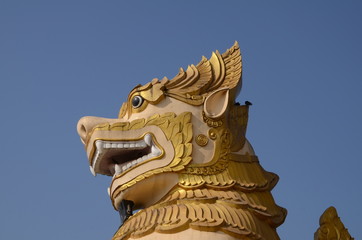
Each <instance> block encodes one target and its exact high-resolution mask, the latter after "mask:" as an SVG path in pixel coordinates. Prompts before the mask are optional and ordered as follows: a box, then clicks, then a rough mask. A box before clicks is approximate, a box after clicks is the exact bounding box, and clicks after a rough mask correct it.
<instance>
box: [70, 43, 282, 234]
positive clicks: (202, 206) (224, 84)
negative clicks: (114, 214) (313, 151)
mask: <svg viewBox="0 0 362 240" xmlns="http://www.w3.org/2000/svg"><path fill="white" fill-rule="evenodd" d="M241 74H242V62H241V55H240V50H239V46H238V43H237V42H235V44H234V45H233V46H232V47H231V48H230V49H228V50H227V51H226V52H225V53H223V54H220V53H219V52H218V51H215V52H213V53H212V56H211V57H210V59H207V58H205V57H202V59H201V61H200V62H199V63H198V64H197V65H196V66H195V65H191V66H188V68H187V70H186V71H185V70H183V69H182V68H181V69H180V71H179V73H178V74H177V75H176V76H175V77H174V78H172V79H170V80H169V79H168V78H166V77H165V78H163V79H161V80H159V79H153V80H152V81H151V82H149V83H147V84H145V85H138V86H136V87H135V88H134V89H133V90H132V91H131V92H130V93H129V95H128V99H127V101H126V102H125V103H123V105H122V107H121V109H120V112H119V116H118V118H116V119H106V118H99V117H83V118H81V119H80V120H79V123H78V126H77V129H78V133H79V135H80V137H81V140H82V142H83V144H84V146H85V150H86V153H87V156H88V159H89V165H90V170H91V172H92V173H93V174H94V175H96V174H103V175H108V176H111V177H112V182H111V184H110V187H109V189H108V193H109V196H110V199H111V201H112V204H113V206H114V208H115V209H116V210H117V211H119V212H120V214H121V219H122V225H121V226H120V227H119V229H118V231H117V232H116V233H115V235H114V237H113V240H121V239H144V240H148V239H157V240H163V239H180V240H181V239H190V240H196V239H197V240H203V239H213V240H233V239H245V240H249V239H268V240H276V239H279V236H278V234H277V232H276V228H277V227H278V226H279V225H281V224H282V223H283V222H284V220H285V217H286V213H287V212H286V210H285V209H284V208H282V207H279V206H278V205H277V204H276V203H275V202H274V199H273V196H272V194H271V190H272V189H273V188H274V186H275V185H276V183H277V182H278V176H277V175H276V174H274V173H271V172H267V171H265V170H264V169H263V168H262V167H261V166H260V164H259V160H258V157H257V156H256V155H255V153H254V150H253V148H252V146H251V145H250V143H249V142H248V140H247V139H246V138H245V133H246V127H247V121H248V109H249V105H250V103H249V102H246V104H245V105H240V104H239V103H237V102H235V98H236V96H237V95H238V93H239V91H240V89H241V83H242V81H241ZM135 210H138V211H137V212H136V211H135ZM133 213H134V214H133ZM132 214H133V215H132Z"/></svg>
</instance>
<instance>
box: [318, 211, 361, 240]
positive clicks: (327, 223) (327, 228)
mask: <svg viewBox="0 0 362 240" xmlns="http://www.w3.org/2000/svg"><path fill="white" fill-rule="evenodd" d="M319 224H320V227H319V228H318V230H317V231H316V232H315V233H314V240H353V239H354V238H353V237H351V235H350V234H349V232H348V229H347V228H345V227H344V225H343V223H342V221H341V219H340V218H339V216H338V214H337V210H336V209H335V208H334V207H329V208H327V210H326V211H325V212H324V213H323V214H322V216H321V217H320V219H319Z"/></svg>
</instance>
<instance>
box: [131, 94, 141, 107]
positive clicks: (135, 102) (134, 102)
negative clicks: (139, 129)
mask: <svg viewBox="0 0 362 240" xmlns="http://www.w3.org/2000/svg"><path fill="white" fill-rule="evenodd" d="M142 103H143V98H142V97H141V96H134V97H133V98H132V107H133V108H139V107H140V106H141V105H142Z"/></svg>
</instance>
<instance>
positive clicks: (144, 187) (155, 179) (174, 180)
mask: <svg viewBox="0 0 362 240" xmlns="http://www.w3.org/2000/svg"><path fill="white" fill-rule="evenodd" d="M178 181H179V179H178V175H177V173H161V174H155V175H153V176H150V177H148V178H145V179H143V180H142V181H140V182H137V183H135V184H134V185H132V186H131V187H129V188H127V189H125V190H124V191H122V192H120V193H119V194H117V196H113V194H114V192H115V191H116V190H117V189H119V188H120V187H122V186H123V185H121V186H113V182H112V184H111V189H113V191H112V192H111V200H112V204H113V207H114V208H115V209H116V210H117V211H118V210H119V205H120V203H121V201H122V200H128V201H132V202H134V204H135V205H134V209H135V210H136V209H142V208H147V207H149V206H151V205H153V204H155V203H157V202H158V201H159V200H161V199H162V198H163V197H164V196H165V195H167V193H168V192H169V191H170V190H171V189H172V188H173V187H175V186H176V185H177V184H178Z"/></svg>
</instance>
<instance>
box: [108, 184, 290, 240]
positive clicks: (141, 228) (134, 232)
mask: <svg viewBox="0 0 362 240" xmlns="http://www.w3.org/2000/svg"><path fill="white" fill-rule="evenodd" d="M253 198H255V196H254V195H253V194H245V193H243V192H241V191H235V190H232V189H224V190H214V189H207V188H197V189H190V190H186V191H185V190H184V189H182V188H177V189H175V190H174V191H173V192H171V193H170V194H169V195H168V196H167V197H166V198H164V199H162V200H161V201H160V202H159V203H158V204H156V205H154V206H152V207H149V208H147V209H143V210H141V211H139V212H137V213H136V214H135V215H133V216H131V217H130V218H129V219H128V220H127V221H126V222H125V223H124V225H123V226H122V227H121V228H120V229H119V230H118V231H117V232H116V234H115V235H114V236H113V240H121V239H128V238H129V237H133V238H139V237H143V236H146V235H148V234H149V233H151V232H158V233H165V234H166V233H177V232H180V231H183V230H185V229H188V228H192V229H195V230H200V231H208V232H210V231H211V232H216V231H222V232H224V233H226V234H229V235H231V236H235V237H238V238H240V237H241V238H242V239H244V238H245V239H268V240H278V239H279V237H278V235H277V233H276V231H275V229H274V228H273V227H270V226H269V227H268V226H267V225H265V224H264V223H263V221H264V220H265V219H267V220H268V221H270V222H271V223H273V224H275V223H278V221H279V220H280V216H279V215H278V214H279V212H280V208H279V207H277V206H276V205H273V204H269V205H267V207H265V206H263V205H262V204H263V202H260V201H257V202H255V200H254V199H253ZM264 198H266V199H268V195H265V196H264ZM282 214H285V212H283V213H282ZM143 219H148V221H143ZM261 226H262V227H261Z"/></svg>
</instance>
